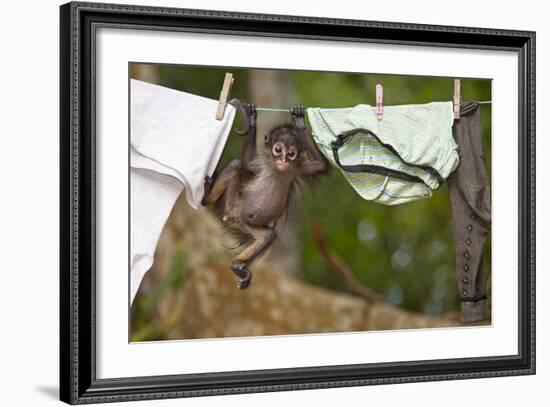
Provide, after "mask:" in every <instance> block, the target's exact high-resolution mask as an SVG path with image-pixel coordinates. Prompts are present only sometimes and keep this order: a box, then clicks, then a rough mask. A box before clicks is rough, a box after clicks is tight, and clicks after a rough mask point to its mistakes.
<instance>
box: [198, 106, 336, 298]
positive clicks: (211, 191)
mask: <svg viewBox="0 0 550 407" xmlns="http://www.w3.org/2000/svg"><path fill="white" fill-rule="evenodd" d="M229 103H231V104H232V105H234V106H235V107H236V108H237V110H238V111H239V112H240V113H241V114H242V116H243V118H244V123H245V128H244V130H243V131H242V132H239V133H240V134H244V135H245V137H246V139H245V143H244V147H243V151H242V156H241V159H240V160H239V159H236V160H233V161H231V162H230V163H229V164H228V165H227V167H225V168H224V169H223V170H222V171H221V172H220V173H219V174H218V175H217V176H215V179H214V178H212V177H208V176H207V177H206V180H205V185H204V187H205V188H204V189H205V195H204V199H203V201H202V204H203V205H205V206H207V205H213V206H214V208H215V209H216V211H217V213H218V215H219V216H220V218H221V219H222V221H223V223H224V225H225V227H226V228H228V229H229V230H230V231H231V232H232V233H233V234H234V235H236V236H238V237H239V239H240V240H241V243H242V244H245V243H248V247H246V249H245V250H243V252H242V253H240V254H239V255H238V256H236V257H235V258H233V260H232V261H231V270H232V271H233V272H234V273H235V274H236V275H237V277H239V284H238V287H239V288H241V289H244V288H247V287H248V286H249V284H250V280H251V278H252V274H251V272H250V270H249V266H250V265H251V264H252V262H253V261H254V260H256V259H257V258H258V257H259V256H261V255H262V254H263V253H265V251H266V250H267V249H268V248H269V246H270V245H271V244H272V243H273V241H274V240H275V238H276V232H275V225H276V223H277V220H279V219H280V218H281V217H282V216H283V215H284V214H285V212H286V210H287V209H288V206H289V202H290V197H291V193H292V191H293V189H294V188H295V186H296V183H297V182H298V181H299V179H300V178H310V177H314V176H316V175H319V174H323V173H326V172H327V171H328V169H329V164H328V161H327V159H326V158H325V157H324V156H323V155H322V154H321V152H320V151H319V149H318V148H317V145H316V144H315V142H314V141H313V138H312V137H311V135H310V134H309V133H308V131H307V129H306V126H305V122H304V107H303V106H293V107H292V108H291V109H290V112H291V114H292V122H291V124H284V125H281V126H277V127H275V128H273V129H271V131H269V133H268V134H266V135H265V136H264V143H263V145H260V146H257V145H256V117H257V113H256V107H255V106H254V105H251V104H248V103H243V102H241V101H239V100H238V99H232V100H231V101H230V102H229Z"/></svg>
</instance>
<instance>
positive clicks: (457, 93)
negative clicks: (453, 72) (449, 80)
mask: <svg viewBox="0 0 550 407" xmlns="http://www.w3.org/2000/svg"><path fill="white" fill-rule="evenodd" d="M460 102H461V97H460V79H455V86H454V94H453V115H454V118H455V119H460Z"/></svg>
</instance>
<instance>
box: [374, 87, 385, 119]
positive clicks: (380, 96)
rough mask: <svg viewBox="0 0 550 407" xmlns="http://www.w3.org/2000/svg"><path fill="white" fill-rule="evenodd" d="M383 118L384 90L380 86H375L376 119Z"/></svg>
mask: <svg viewBox="0 0 550 407" xmlns="http://www.w3.org/2000/svg"><path fill="white" fill-rule="evenodd" d="M383 116H384V88H383V87H382V85H380V84H377V85H376V118H377V119H378V120H382V117H383Z"/></svg>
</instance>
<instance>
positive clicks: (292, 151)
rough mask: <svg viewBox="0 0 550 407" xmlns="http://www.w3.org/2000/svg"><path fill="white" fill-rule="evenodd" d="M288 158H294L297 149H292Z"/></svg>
mask: <svg viewBox="0 0 550 407" xmlns="http://www.w3.org/2000/svg"><path fill="white" fill-rule="evenodd" d="M287 155H288V158H290V159H291V160H294V159H295V158H296V151H294V150H291V151H289V152H288V154H287Z"/></svg>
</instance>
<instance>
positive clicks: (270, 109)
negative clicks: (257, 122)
mask: <svg viewBox="0 0 550 407" xmlns="http://www.w3.org/2000/svg"><path fill="white" fill-rule="evenodd" d="M492 102H493V101H492V100H481V101H479V102H477V103H479V104H480V105H488V104H491V103H492ZM256 110H258V111H260V112H288V111H290V109H283V108H280V107H256ZM327 110H330V109H327Z"/></svg>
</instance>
